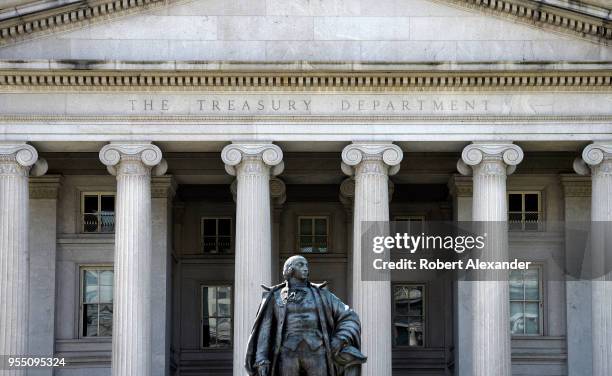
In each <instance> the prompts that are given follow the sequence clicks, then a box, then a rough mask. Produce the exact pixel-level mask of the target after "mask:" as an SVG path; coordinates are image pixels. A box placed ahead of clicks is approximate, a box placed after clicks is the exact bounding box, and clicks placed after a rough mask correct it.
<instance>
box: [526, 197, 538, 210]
mask: <svg viewBox="0 0 612 376" xmlns="http://www.w3.org/2000/svg"><path fill="white" fill-rule="evenodd" d="M538 198H539V195H538V194H536V193H526V194H525V211H531V212H537V211H538V201H539V200H538Z"/></svg>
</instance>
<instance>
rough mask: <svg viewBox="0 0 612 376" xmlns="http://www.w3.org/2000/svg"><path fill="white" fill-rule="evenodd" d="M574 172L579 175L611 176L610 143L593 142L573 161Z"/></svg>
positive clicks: (611, 158) (611, 156) (611, 144)
mask: <svg viewBox="0 0 612 376" xmlns="http://www.w3.org/2000/svg"><path fill="white" fill-rule="evenodd" d="M574 171H576V173H578V174H580V175H584V176H588V175H590V174H612V141H606V142H594V143H592V144H590V145H588V146H587V147H585V148H584V150H583V151H582V159H580V158H576V159H575V160H574Z"/></svg>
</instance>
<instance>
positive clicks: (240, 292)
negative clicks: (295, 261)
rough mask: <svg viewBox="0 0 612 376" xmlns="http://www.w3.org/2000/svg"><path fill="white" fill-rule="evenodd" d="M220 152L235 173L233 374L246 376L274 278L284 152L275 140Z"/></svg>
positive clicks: (229, 169)
mask: <svg viewBox="0 0 612 376" xmlns="http://www.w3.org/2000/svg"><path fill="white" fill-rule="evenodd" d="M221 157H222V159H223V162H224V163H225V167H226V171H227V172H228V173H230V174H231V175H234V176H236V187H235V189H236V240H235V254H236V255H235V274H234V276H235V277H234V337H233V347H234V366H233V370H234V371H233V374H234V376H243V375H245V374H246V371H245V368H244V364H245V362H244V361H245V355H246V347H247V342H248V338H249V335H250V333H251V327H252V325H253V320H254V319H255V314H256V312H257V309H258V307H259V305H260V303H261V294H262V288H261V285H262V284H263V285H267V286H269V285H270V284H271V283H272V227H271V226H272V223H271V216H270V213H271V206H270V176H271V175H275V174H278V173H280V172H282V157H283V154H282V151H281V150H280V148H279V147H278V146H276V145H273V144H271V143H240V144H230V145H228V146H226V147H225V148H224V149H223V151H222V153H221ZM270 360H271V359H270Z"/></svg>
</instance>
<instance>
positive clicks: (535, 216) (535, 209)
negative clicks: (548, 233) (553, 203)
mask: <svg viewBox="0 0 612 376" xmlns="http://www.w3.org/2000/svg"><path fill="white" fill-rule="evenodd" d="M541 198H542V194H541V192H509V193H508V222H509V224H508V225H509V229H510V230H515V231H538V230H540V224H541V223H542V222H541V221H542V199H541Z"/></svg>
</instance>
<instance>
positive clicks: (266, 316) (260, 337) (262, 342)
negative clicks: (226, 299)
mask: <svg viewBox="0 0 612 376" xmlns="http://www.w3.org/2000/svg"><path fill="white" fill-rule="evenodd" d="M273 299H274V297H272V299H270V300H269V301H268V304H266V306H265V307H264V310H265V311H264V312H263V317H262V320H261V325H260V326H259V332H258V333H257V351H256V352H255V365H256V366H260V365H263V364H269V363H270V346H271V343H272V341H273V340H274V338H273V324H274V300H273Z"/></svg>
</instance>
